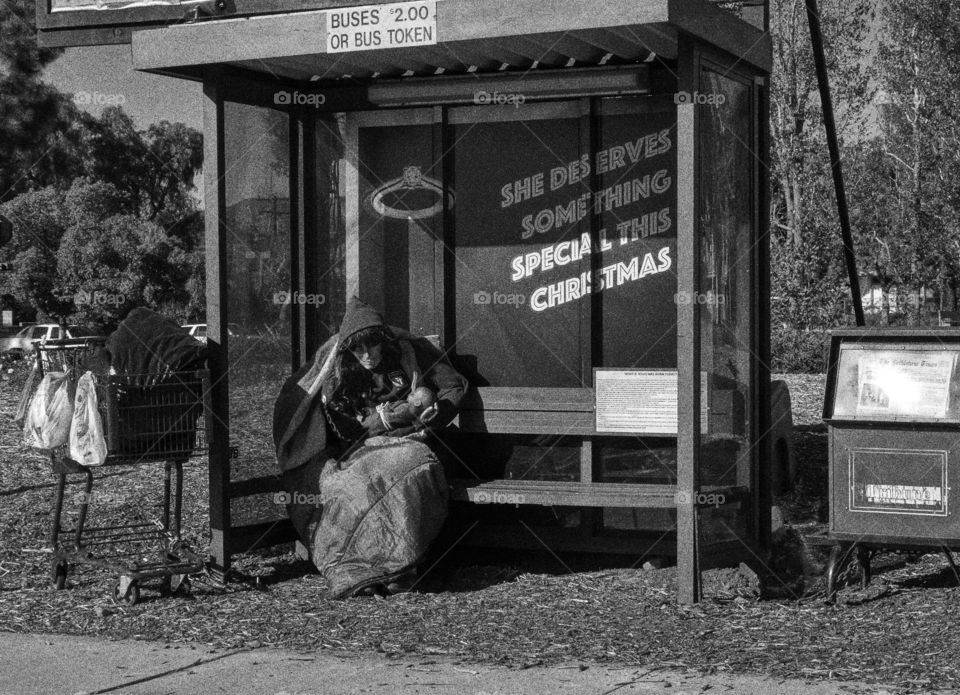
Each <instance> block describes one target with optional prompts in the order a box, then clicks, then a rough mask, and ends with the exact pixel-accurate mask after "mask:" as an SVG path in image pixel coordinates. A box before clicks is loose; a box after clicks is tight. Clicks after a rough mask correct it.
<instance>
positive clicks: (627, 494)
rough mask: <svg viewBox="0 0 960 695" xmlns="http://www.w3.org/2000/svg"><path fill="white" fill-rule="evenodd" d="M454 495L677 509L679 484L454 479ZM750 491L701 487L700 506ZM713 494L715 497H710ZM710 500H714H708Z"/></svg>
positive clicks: (491, 501)
mask: <svg viewBox="0 0 960 695" xmlns="http://www.w3.org/2000/svg"><path fill="white" fill-rule="evenodd" d="M451 488H452V492H451V497H452V498H453V499H454V500H458V501H463V502H467V501H469V502H473V503H474V504H523V505H528V504H533V505H541V506H569V507H625V508H633V509H641V508H642V509H674V508H676V506H677V487H676V485H644V484H640V483H578V482H559V481H557V482H555V481H543V480H488V481H477V480H453V481H451ZM748 492H749V491H748V490H747V489H746V488H743V487H734V486H706V487H701V488H700V491H699V494H700V495H701V496H703V498H704V500H703V502H702V503H701V506H713V505H714V504H715V503H716V501H717V500H720V499H722V500H723V503H724V504H731V503H734V502H737V501H739V500H741V499H744V498H745V497H746V496H747V495H748ZM711 496H712V497H711ZM708 500H712V501H710V502H709V503H708Z"/></svg>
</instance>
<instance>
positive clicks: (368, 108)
mask: <svg viewBox="0 0 960 695" xmlns="http://www.w3.org/2000/svg"><path fill="white" fill-rule="evenodd" d="M68 5H69V8H68ZM89 7H90V3H86V4H85V3H84V2H83V0H71V2H69V3H68V2H66V0H47V2H41V5H40V10H39V16H40V17H41V21H40V25H41V30H42V36H41V42H45V43H48V44H50V45H64V44H65V43H69V42H71V41H73V42H75V43H110V42H118V41H129V42H130V43H131V45H132V51H133V56H134V63H135V66H136V67H137V68H138V69H141V70H147V71H153V72H158V73H163V74H169V75H174V76H177V77H182V78H185V79H194V80H200V81H202V82H203V85H204V104H205V126H204V130H205V141H206V159H205V172H206V175H207V179H206V196H207V202H206V207H205V217H206V224H207V292H208V316H207V323H208V334H209V336H210V337H209V341H210V345H211V349H212V351H213V353H214V357H213V360H212V366H211V369H212V372H213V375H214V376H213V383H214V384H215V386H214V393H213V405H214V408H215V410H216V412H217V414H218V417H217V418H216V422H215V424H214V426H213V430H212V432H211V446H210V465H211V527H212V531H213V543H212V549H211V555H212V558H213V561H214V564H216V565H219V566H220V567H222V568H227V567H229V564H230V557H231V555H232V554H234V553H238V552H243V551H245V550H247V549H248V548H251V547H256V546H261V545H265V544H270V543H275V542H280V541H284V540H290V539H292V537H293V535H292V529H291V528H290V526H289V524H285V523H284V522H283V520H282V516H283V515H282V508H278V507H277V506H276V505H274V506H273V507H270V505H269V504H264V503H263V502H262V499H263V498H265V497H266V496H268V495H269V494H270V493H271V492H272V491H274V490H276V489H277V487H276V484H277V480H276V477H275V476H271V475H269V474H267V473H266V471H264V470H263V468H264V466H265V465H266V463H265V462H269V460H270V456H269V452H268V451H261V450H260V444H250V445H249V447H247V446H243V447H239V446H238V445H237V443H239V442H240V439H241V438H240V436H239V433H236V432H232V433H231V432H230V423H231V419H230V416H231V413H237V412H242V411H249V409H251V408H255V409H256V408H261V404H258V403H256V402H255V400H254V399H252V398H251V392H250V391H245V390H244V389H245V386H244V384H245V380H249V379H250V378H252V377H253V376H257V377H259V376H264V375H267V376H270V375H273V374H274V373H275V372H277V371H283V372H285V373H289V371H290V369H291V368H294V369H295V368H297V367H299V366H300V365H301V364H304V362H305V361H307V360H309V359H311V357H312V355H313V353H314V352H315V350H316V349H317V347H318V346H319V345H320V344H322V343H323V341H324V340H325V339H326V338H327V337H328V336H330V335H331V334H333V333H334V332H335V331H336V326H337V325H338V323H339V322H340V320H341V318H342V316H343V313H344V307H345V303H346V300H347V298H349V297H350V296H352V295H354V294H356V295H359V296H360V297H361V298H363V299H364V301H366V302H368V303H369V304H372V305H374V306H376V307H377V308H378V309H380V310H381V311H382V312H383V314H384V318H385V320H386V322H387V323H389V324H393V325H397V326H401V327H403V328H406V329H409V330H410V331H412V332H414V333H419V334H422V335H428V336H434V337H435V341H436V342H437V344H438V345H440V346H442V347H443V348H444V349H445V350H447V352H448V355H449V356H450V358H451V360H452V361H453V362H454V363H455V365H456V367H457V369H458V370H459V371H461V372H462V373H463V374H465V375H467V376H468V377H469V379H470V381H471V385H472V389H471V393H470V394H469V396H468V397H467V398H466V399H465V400H464V402H463V403H462V407H461V412H460V416H459V422H458V426H459V431H458V433H457V434H456V435H455V436H454V435H450V440H449V445H450V449H451V451H452V452H453V454H454V455H453V456H452V459H453V462H452V463H451V468H450V471H449V475H450V477H451V480H452V494H453V498H454V500H455V504H454V507H453V509H454V512H455V513H454V524H456V523H462V524H465V525H466V527H472V528H473V530H472V531H471V533H470V534H468V536H467V537H466V539H465V540H464V541H463V542H464V543H474V544H490V543H496V544H499V545H510V546H514V547H519V548H529V549H543V546H544V545H546V546H547V547H548V548H549V549H550V550H554V551H562V550H592V551H600V552H609V553H625V554H632V555H634V556H636V557H643V556H647V555H656V556H667V557H675V558H676V560H677V562H678V566H679V569H680V574H679V577H680V597H681V599H682V600H685V601H690V600H696V599H697V597H698V591H699V584H698V577H699V569H700V567H701V565H706V564H710V563H716V562H726V561H734V560H739V559H743V558H749V557H751V556H752V554H753V553H755V552H757V551H758V550H759V549H762V546H763V545H764V543H765V538H766V528H765V523H764V519H765V516H766V515H765V514H764V513H763V510H764V509H765V506H766V505H767V504H768V499H767V494H768V491H767V488H766V479H765V476H766V474H765V471H764V465H765V463H766V456H767V453H766V449H765V446H766V440H765V435H764V433H765V432H766V431H767V429H768V425H767V424H765V419H766V418H767V417H768V414H767V411H768V408H767V407H766V401H767V400H768V398H769V396H768V394H767V390H768V389H767V386H766V384H767V383H768V379H769V375H768V374H767V372H766V371H765V370H766V367H765V365H766V364H767V362H768V360H767V354H768V350H769V348H768V339H767V323H766V322H767V295H768V291H767V283H766V276H767V273H768V262H767V257H766V232H765V226H764V225H765V222H764V220H763V217H764V216H763V215H762V214H761V211H762V210H763V209H764V206H765V167H764V161H765V148H766V142H765V138H764V136H763V132H762V129H761V124H762V123H763V121H764V118H765V110H764V109H765V101H764V93H765V82H764V80H765V77H766V75H767V74H768V73H769V68H770V43H769V40H768V38H767V37H766V36H765V35H764V34H763V31H762V29H761V28H758V27H756V26H753V25H751V24H750V23H749V22H748V21H745V20H744V19H743V18H742V17H738V16H736V15H734V14H732V13H729V12H727V11H724V10H721V9H719V8H718V7H716V6H715V5H713V4H712V3H708V2H701V1H699V0H691V1H690V2H686V3H675V2H667V0H662V1H660V0H657V1H655V2H647V3H635V2H632V1H628V0H615V1H614V2H610V1H605V2H599V1H597V2H593V1H591V2H572V1H570V0H549V1H548V2H543V0H539V1H537V2H534V0H520V1H519V2H516V3H511V5H510V8H509V13H510V16H509V18H507V17H504V16H502V13H503V12H504V11H505V10H504V9H503V8H504V5H503V4H502V3H495V2H488V1H487V0H444V2H442V3H437V2H433V1H432V0H430V1H422V2H420V1H418V2H402V3H371V4H368V5H357V4H356V3H352V2H334V1H331V0H316V1H315V2H313V3H302V2H297V3H293V2H291V3H284V2H280V3H275V4H272V5H271V7H270V8H269V12H270V14H264V12H266V11H267V10H265V9H264V7H263V6H262V4H259V3H257V2H241V1H240V0H238V2H236V3H229V4H227V5H224V6H223V7H219V6H216V5H214V6H213V7H210V6H208V5H203V4H201V5H197V6H196V8H195V11H192V12H190V13H189V14H188V16H187V18H186V19H187V21H185V22H184V21H182V20H183V18H184V11H185V9H188V8H189V6H186V5H183V4H175V5H171V4H166V3H159V2H158V3H148V4H146V5H143V4H140V3H138V6H137V7H130V6H127V5H124V4H123V3H118V4H116V5H114V4H110V3H106V4H104V3H100V4H98V7H101V8H102V9H99V10H96V11H93V10H90V9H89ZM745 12H746V13H747V14H749V13H750V12H751V10H749V9H747V10H745ZM761 24H762V23H761ZM277 297H279V298H281V299H282V300H283V301H279V302H277V303H276V304H274V303H273V298H277ZM228 321H229V322H235V323H238V324H239V325H241V326H243V327H244V330H243V332H244V334H245V335H246V336H248V338H249V336H250V335H253V334H255V333H257V332H261V333H269V334H270V336H271V337H272V339H273V340H274V341H275V345H276V347H277V349H275V350H273V351H272V352H270V355H269V356H268V355H266V354H264V355H260V356H259V357H257V358H256V360H258V361H254V362H251V361H250V357H249V354H252V353H255V351H251V350H248V349H247V348H248V347H249V346H248V345H247V344H244V345H241V344H240V340H239V339H235V338H234V339H231V338H230V337H229V335H228V331H227V325H228ZM251 328H255V329H256V330H251ZM248 338H246V339H247V340H248ZM281 346H282V351H281V349H280V348H281ZM277 383H278V384H279V379H278V382H277ZM257 412H259V411H257ZM232 440H234V441H232ZM234 442H236V443H234ZM265 446H266V447H267V448H269V442H266V443H265ZM231 447H234V448H233V449H232V448H231ZM232 456H234V457H235V458H231V457H232ZM258 499H260V500H261V501H260V502H258V501H257V500H258ZM485 502H507V504H483V503H485ZM468 503H470V504H468ZM278 512H279V513H278ZM271 515H272V517H271ZM268 517H271V518H268ZM273 517H276V518H273ZM520 522H523V523H520ZM701 526H702V529H701ZM525 528H526V529H533V530H534V532H533V533H528V532H527V531H525V530H524V529H525Z"/></svg>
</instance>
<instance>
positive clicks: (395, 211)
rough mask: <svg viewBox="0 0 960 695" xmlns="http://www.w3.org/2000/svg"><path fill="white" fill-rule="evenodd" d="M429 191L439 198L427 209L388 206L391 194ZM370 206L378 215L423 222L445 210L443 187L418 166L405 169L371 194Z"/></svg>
mask: <svg viewBox="0 0 960 695" xmlns="http://www.w3.org/2000/svg"><path fill="white" fill-rule="evenodd" d="M419 190H423V191H428V192H431V193H434V194H435V195H436V196H437V201H436V202H435V203H434V204H433V205H431V206H429V207H425V208H420V209H417V210H405V209H401V208H395V207H391V206H389V205H387V204H386V203H385V202H384V198H385V197H386V196H388V195H391V194H398V193H399V194H402V193H404V192H407V191H419ZM448 195H449V199H450V206H451V207H452V206H453V193H449V194H448ZM370 205H371V207H373V209H374V211H376V213H377V214H378V215H381V216H383V217H390V218H392V219H395V220H422V219H424V218H427V217H433V216H434V215H436V214H437V213H438V212H440V211H441V210H443V185H442V184H441V183H440V182H439V181H437V180H436V179H432V178H430V177H429V176H424V174H423V172H422V171H421V170H420V167H418V166H408V167H404V168H403V174H402V175H401V176H398V177H397V178H395V179H391V180H390V181H387V182H386V183H384V184H383V185H382V186H379V187H378V188H377V189H375V190H374V191H373V193H371V194H370Z"/></svg>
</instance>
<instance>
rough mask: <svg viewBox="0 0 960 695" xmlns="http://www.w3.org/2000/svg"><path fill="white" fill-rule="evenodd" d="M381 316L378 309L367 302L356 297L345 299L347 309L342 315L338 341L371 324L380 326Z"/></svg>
mask: <svg viewBox="0 0 960 695" xmlns="http://www.w3.org/2000/svg"><path fill="white" fill-rule="evenodd" d="M382 325H384V323H383V316H382V315H381V314H380V312H379V311H377V310H376V309H374V308H373V307H372V306H370V305H369V304H365V303H364V302H361V301H360V299H359V298H357V297H351V298H350V299H349V300H348V301H347V310H346V312H345V313H344V315H343V322H342V323H341V324H340V332H339V333H337V338H338V339H339V341H340V343H343V341H344V340H346V339H347V338H349V337H350V336H351V335H353V334H354V333H356V332H357V331H362V330H363V329H364V328H370V327H371V326H382Z"/></svg>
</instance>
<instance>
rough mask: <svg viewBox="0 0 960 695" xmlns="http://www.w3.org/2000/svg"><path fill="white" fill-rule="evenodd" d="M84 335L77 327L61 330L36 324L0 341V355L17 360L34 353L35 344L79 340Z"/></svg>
mask: <svg viewBox="0 0 960 695" xmlns="http://www.w3.org/2000/svg"><path fill="white" fill-rule="evenodd" d="M84 335H86V333H85V332H84V331H83V330H81V329H80V328H78V327H77V326H67V327H66V328H61V327H60V326H58V325H57V324H55V323H38V324H35V325H32V326H26V327H25V328H23V329H21V331H20V332H19V333H17V334H16V335H14V336H11V337H9V338H4V339H2V340H0V355H3V356H4V357H7V358H19V357H23V356H24V355H29V354H30V353H32V352H33V351H34V347H35V346H36V344H37V343H45V342H47V341H48V340H60V339H61V338H80V337H82V336H84Z"/></svg>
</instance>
